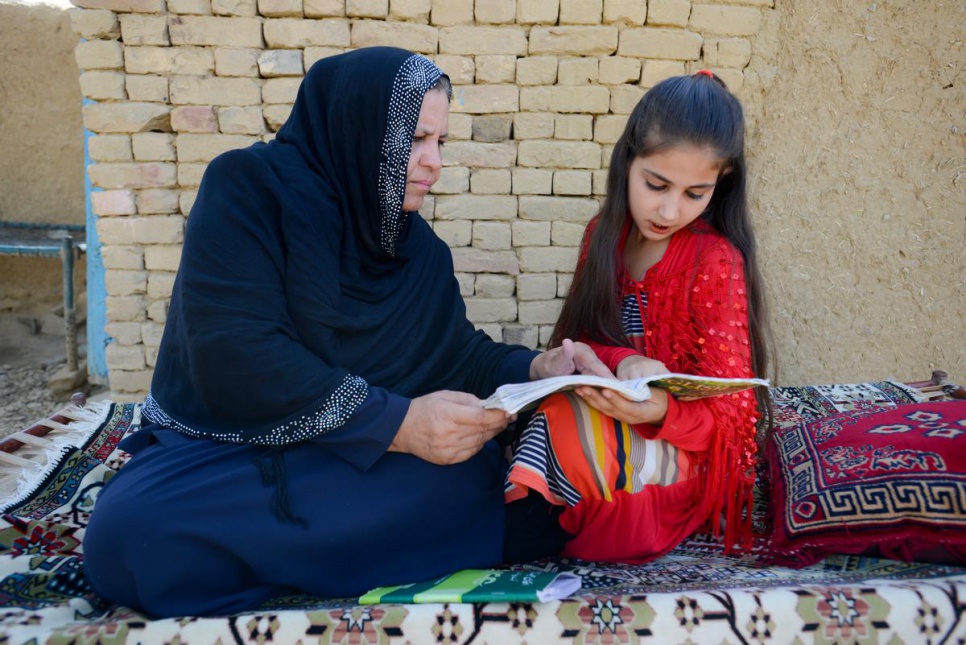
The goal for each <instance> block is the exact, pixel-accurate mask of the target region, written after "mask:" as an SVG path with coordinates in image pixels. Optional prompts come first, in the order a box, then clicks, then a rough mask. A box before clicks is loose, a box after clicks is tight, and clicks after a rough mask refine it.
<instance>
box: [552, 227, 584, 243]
mask: <svg viewBox="0 0 966 645" xmlns="http://www.w3.org/2000/svg"><path fill="white" fill-rule="evenodd" d="M586 228H587V225H586V224H583V223H580V222H553V223H552V230H551V233H550V241H551V244H553V245H554V246H578V247H579V246H580V242H581V240H583V238H584V230H585V229H586Z"/></svg>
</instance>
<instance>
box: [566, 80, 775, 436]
mask: <svg viewBox="0 0 966 645" xmlns="http://www.w3.org/2000/svg"><path fill="white" fill-rule="evenodd" d="M744 131H745V122H744V113H743V110H742V108H741V103H739V102H738V99H737V98H735V96H734V95H733V94H732V93H731V92H730V91H728V88H727V87H726V86H725V84H724V83H723V82H722V81H721V80H720V79H719V78H718V77H717V76H712V75H708V74H705V73H700V74H693V75H690V76H675V77H672V78H669V79H666V80H664V81H661V82H660V83H658V84H657V85H655V86H654V87H652V88H651V89H650V90H649V91H648V92H647V93H646V94H645V95H644V97H643V98H642V99H641V100H640V102H639V103H638V104H637V106H636V107H635V108H634V111H633V112H631V115H630V117H629V118H628V120H627V125H626V126H625V128H624V132H623V134H622V135H621V137H620V139H618V141H617V144H616V145H615V146H614V151H613V154H612V155H611V161H610V168H609V170H608V173H607V194H606V197H605V198H604V204H603V206H602V208H601V211H600V215H599V218H598V222H597V226H596V228H595V229H594V231H593V234H592V235H591V238H590V243H589V247H588V252H587V255H586V258H585V259H584V263H583V266H582V267H581V269H580V270H579V271H577V272H576V273H575V275H574V280H573V283H572V284H571V287H570V292H569V293H568V294H567V298H566V300H565V301H564V305H563V310H562V311H561V313H560V317H559V319H558V320H557V324H556V326H555V327H554V330H553V335H552V336H551V339H550V345H551V347H555V346H557V345H559V344H560V343H561V342H562V341H563V339H565V338H572V339H579V338H588V339H590V340H593V341H595V342H599V343H604V344H608V345H621V346H627V347H630V346H631V343H630V341H629V340H628V339H627V336H626V335H625V334H624V330H623V327H622V325H621V316H620V298H619V294H620V291H621V285H620V284H618V282H617V265H616V260H617V259H616V258H615V253H614V251H615V249H617V248H618V246H619V243H620V241H621V240H620V236H621V232H622V231H623V230H624V225H625V223H626V221H627V217H628V200H627V180H628V170H629V168H630V165H631V162H632V161H634V159H636V158H638V157H647V156H648V155H652V154H655V153H658V152H661V151H663V150H666V149H668V148H673V147H678V146H694V147H701V148H711V149H712V150H715V151H716V152H717V154H718V155H719V157H720V158H721V159H722V161H723V164H722V170H721V174H720V175H719V178H718V183H717V185H716V186H715V189H714V193H713V195H712V196H711V201H710V203H709V204H708V207H707V209H705V211H704V213H702V214H701V217H702V218H703V219H704V220H706V221H707V222H708V223H709V224H710V225H711V226H712V227H714V229H715V230H716V231H718V232H719V233H721V235H723V236H724V237H725V238H727V239H728V240H729V241H730V242H731V243H732V244H733V245H734V246H735V248H737V249H738V251H739V252H740V253H741V255H742V257H743V258H744V263H745V282H746V289H747V299H748V330H749V334H750V343H751V360H752V369H753V370H754V373H755V375H756V376H764V375H765V374H766V372H767V370H768V354H769V352H768V335H767V323H766V311H765V302H764V295H763V286H762V279H761V275H760V273H759V271H758V261H757V253H756V248H755V236H754V232H753V230H752V226H751V218H750V215H749V212H748V198H747V189H746V177H747V171H746V166H745V141H744ZM758 390H759V391H758V392H756V396H757V397H758V403H759V410H760V412H761V414H762V415H763V417H764V419H763V421H764V426H765V427H767V426H769V425H770V416H771V401H770V398H769V397H768V395H767V392H766V391H764V390H765V388H758Z"/></svg>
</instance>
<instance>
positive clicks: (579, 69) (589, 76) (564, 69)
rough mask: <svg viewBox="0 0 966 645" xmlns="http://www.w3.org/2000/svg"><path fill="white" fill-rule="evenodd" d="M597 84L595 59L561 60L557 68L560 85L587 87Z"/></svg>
mask: <svg viewBox="0 0 966 645" xmlns="http://www.w3.org/2000/svg"><path fill="white" fill-rule="evenodd" d="M596 82H597V59H596V58H561V59H560V63H559V64H558V66H557V83H558V84H560V85H589V84H590V83H596Z"/></svg>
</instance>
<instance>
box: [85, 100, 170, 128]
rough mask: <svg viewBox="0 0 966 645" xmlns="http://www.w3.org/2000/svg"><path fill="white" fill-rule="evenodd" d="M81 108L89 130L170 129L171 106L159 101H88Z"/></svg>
mask: <svg viewBox="0 0 966 645" xmlns="http://www.w3.org/2000/svg"><path fill="white" fill-rule="evenodd" d="M81 110H82V111H83V113H84V125H85V126H86V127H87V129H88V130H90V131H91V132H128V133H130V132H150V131H159V130H160V131H168V130H170V129H171V115H170V112H171V108H170V107H168V106H167V105H163V104H161V103H90V104H88V105H85V106H84V107H83V108H81Z"/></svg>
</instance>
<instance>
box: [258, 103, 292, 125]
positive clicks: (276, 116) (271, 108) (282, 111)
mask: <svg viewBox="0 0 966 645" xmlns="http://www.w3.org/2000/svg"><path fill="white" fill-rule="evenodd" d="M291 113H292V105H291V104H281V105H266V106H265V107H263V108H262V116H263V117H264V118H265V123H266V124H267V125H268V129H269V130H271V131H272V132H278V129H279V128H281V127H282V126H283V125H284V124H285V121H287V120H288V117H289V115H290V114H291Z"/></svg>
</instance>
